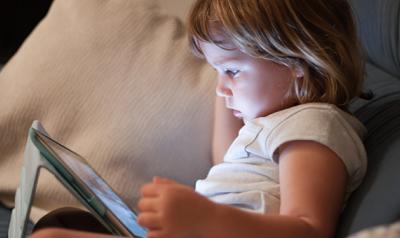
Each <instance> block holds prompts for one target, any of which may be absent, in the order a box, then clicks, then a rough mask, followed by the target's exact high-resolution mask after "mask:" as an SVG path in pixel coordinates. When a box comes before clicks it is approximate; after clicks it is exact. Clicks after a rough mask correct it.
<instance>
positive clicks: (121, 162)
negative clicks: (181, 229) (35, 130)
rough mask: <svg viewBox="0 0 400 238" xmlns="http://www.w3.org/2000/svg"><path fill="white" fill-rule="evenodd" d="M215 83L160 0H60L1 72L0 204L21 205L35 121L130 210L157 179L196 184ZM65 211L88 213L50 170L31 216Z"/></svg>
mask: <svg viewBox="0 0 400 238" xmlns="http://www.w3.org/2000/svg"><path fill="white" fill-rule="evenodd" d="M214 77H215V73H214V71H213V70H212V69H211V68H210V67H208V66H207V65H206V63H205V62H204V61H201V60H199V59H197V58H195V57H194V56H192V54H191V53H190V52H189V51H188V46H187V39H186V35H185V30H184V25H183V24H182V22H181V21H179V20H178V19H176V18H173V17H170V16H166V15H163V14H162V12H161V11H160V9H159V8H158V7H157V5H156V4H155V2H154V1H149V0H141V1H139V0H138V1H132V0H104V1H98V0H85V1H81V0H68V1H63V0H56V1H55V2H54V3H53V5H52V7H51V9H50V10H49V13H48V15H47V16H46V17H45V19H44V20H43V21H42V22H41V23H40V24H39V25H38V27H37V28H36V29H35V30H34V32H33V33H32V34H31V35H30V36H29V38H28V39H27V40H26V41H25V42H24V44H23V45H22V47H21V48H20V49H19V51H18V52H17V54H16V55H15V56H14V57H13V58H12V59H11V60H10V61H9V62H8V63H7V65H6V66H5V67H4V68H3V69H2V71H1V73H0V95H1V99H0V108H1V114H0V151H1V154H0V181H2V182H1V183H0V200H1V201H2V202H4V203H5V204H6V205H8V206H10V207H12V206H13V201H14V192H15V190H16V187H17V186H18V182H19V175H20V169H21V166H22V162H23V160H22V159H23V151H24V145H25V142H26V138H27V133H28V128H29V127H30V125H31V123H32V121H33V120H35V119H37V120H39V121H40V122H41V123H42V124H43V125H44V127H45V128H46V130H47V131H48V132H49V134H50V135H51V136H52V137H54V138H55V139H56V140H58V141H60V142H61V143H63V144H65V145H66V146H68V147H69V148H71V149H72V150H74V151H76V152H77V153H79V154H81V155H82V156H83V157H85V158H86V159H87V160H88V162H89V163H90V164H91V165H92V166H93V167H94V168H95V169H96V170H97V171H98V173H99V174H100V175H101V176H103V177H104V178H105V180H106V181H107V182H108V183H109V184H110V185H111V187H113V188H114V189H115V191H116V192H117V193H118V194H119V195H121V197H122V198H123V200H125V201H126V202H127V204H128V205H129V206H130V207H132V208H135V204H136V201H137V199H138V197H139V193H138V189H139V187H140V186H141V185H142V184H143V183H144V182H147V181H150V180H151V177H152V176H154V175H160V176H166V177H170V178H172V179H176V180H178V181H179V182H182V183H185V184H188V185H194V182H195V180H196V179H198V178H201V177H204V176H205V175H206V173H207V171H208V169H209V167H210V165H211V158H210V157H211V153H210V147H211V144H210V141H211V130H212V126H211V125H212V113H213V111H212V109H213V106H212V104H213V101H214V99H213V98H214V89H213V88H214V83H215V80H214ZM64 206H75V207H80V205H79V203H78V201H77V200H76V199H75V198H73V197H72V196H71V195H70V194H69V192H68V191H67V190H66V189H64V188H63V187H62V186H61V185H60V184H59V183H58V181H57V180H56V179H55V178H54V177H53V176H52V175H51V174H49V173H48V172H46V171H45V170H43V171H42V172H41V174H40V177H39V185H38V187H37V193H36V197H35V200H34V207H33V210H32V214H31V215H32V218H33V219H34V221H36V220H37V219H38V218H40V217H41V216H43V215H44V214H45V213H47V212H48V211H50V210H53V209H56V208H58V207H64Z"/></svg>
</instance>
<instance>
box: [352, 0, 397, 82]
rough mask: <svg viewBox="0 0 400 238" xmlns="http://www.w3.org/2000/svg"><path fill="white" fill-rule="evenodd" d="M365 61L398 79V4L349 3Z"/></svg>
mask: <svg viewBox="0 0 400 238" xmlns="http://www.w3.org/2000/svg"><path fill="white" fill-rule="evenodd" d="M350 3H351V4H352V5H353V9H354V13H355V17H356V20H357V22H358V29H359V34H360V38H361V41H362V44H363V46H364V48H365V50H366V53H367V55H368V59H369V60H370V61H371V62H372V63H373V64H375V65H377V66H378V67H379V68H381V69H383V70H385V71H387V72H388V73H390V74H393V75H394V76H397V77H398V78H399V77H400V50H399V45H400V21H399V19H400V1H399V0H350Z"/></svg>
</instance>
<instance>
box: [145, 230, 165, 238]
mask: <svg viewBox="0 0 400 238" xmlns="http://www.w3.org/2000/svg"><path fill="white" fill-rule="evenodd" d="M163 237H166V236H165V235H164V232H163V231H162V230H151V231H149V232H147V238H163Z"/></svg>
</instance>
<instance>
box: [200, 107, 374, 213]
mask: <svg viewBox="0 0 400 238" xmlns="http://www.w3.org/2000/svg"><path fill="white" fill-rule="evenodd" d="M365 134H366V131H365V128H364V126H363V125H362V124H361V123H360V122H359V121H358V120H357V119H356V118H355V117H353V116H351V115H350V114H348V113H346V112H343V111H342V110H340V109H338V108H337V107H336V106H334V105H330V104H323V103H309V104H303V105H299V106H295V107H292V108H288V109H285V110H282V111H279V112H276V113H273V114H271V115H268V116H266V117H262V118H256V119H254V120H251V121H247V122H246V124H245V126H244V127H243V128H242V129H241V130H240V132H239V135H238V137H237V138H236V139H235V141H234V142H233V143H232V145H231V146H230V148H229V149H228V152H227V154H226V155H225V157H224V162H223V163H221V164H218V165H216V166H214V167H213V168H212V169H211V170H210V172H209V174H208V176H207V178H206V179H204V180H199V181H197V183H196V190H197V191H198V192H200V193H201V194H203V195H205V196H207V197H209V198H210V199H212V200H213V201H215V202H218V203H223V204H230V205H234V206H237V207H239V208H243V209H247V210H251V211H254V212H258V213H270V212H273V213H275V212H279V207H280V192H279V190H280V189H279V166H278V157H279V155H278V154H277V151H278V150H277V149H278V148H279V146H281V145H282V144H284V143H287V142H290V141H294V140H310V141H315V142H317V143H320V144H322V145H325V146H326V147H328V148H330V149H331V150H332V151H333V152H335V153H336V154H337V155H338V156H339V157H340V158H341V159H342V161H343V163H344V165H345V166H346V168H347V172H348V175H349V179H348V184H347V191H346V199H347V198H348V197H349V195H350V194H351V192H353V191H354V190H355V189H356V188H357V187H358V186H359V185H360V183H361V181H362V179H363V177H364V175H365V172H366V168H367V156H366V152H365V148H364V145H363V143H362V139H361V138H362V137H363V136H364V135H365Z"/></svg>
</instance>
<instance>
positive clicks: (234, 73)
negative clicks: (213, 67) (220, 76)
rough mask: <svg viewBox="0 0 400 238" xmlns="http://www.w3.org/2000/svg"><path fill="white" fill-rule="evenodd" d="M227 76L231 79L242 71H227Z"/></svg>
mask: <svg viewBox="0 0 400 238" xmlns="http://www.w3.org/2000/svg"><path fill="white" fill-rule="evenodd" d="M224 72H225V74H227V75H229V76H230V77H235V76H236V75H237V74H238V73H239V72H240V71H239V70H231V69H226V70H224Z"/></svg>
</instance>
